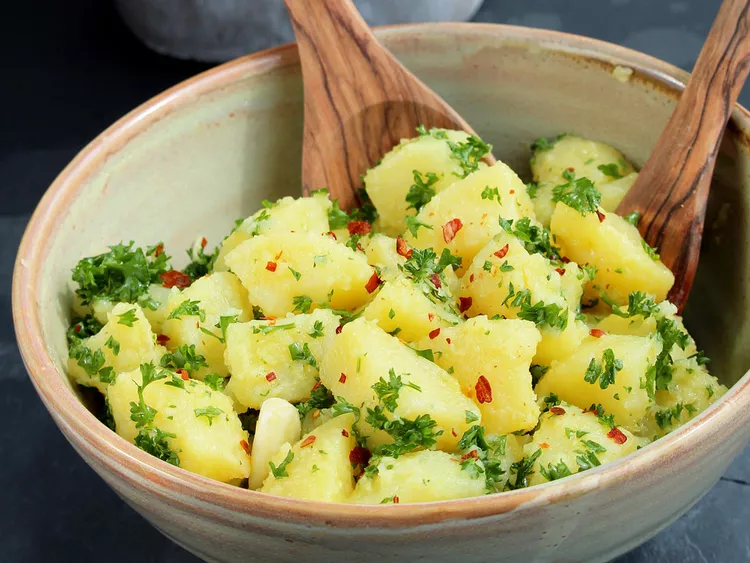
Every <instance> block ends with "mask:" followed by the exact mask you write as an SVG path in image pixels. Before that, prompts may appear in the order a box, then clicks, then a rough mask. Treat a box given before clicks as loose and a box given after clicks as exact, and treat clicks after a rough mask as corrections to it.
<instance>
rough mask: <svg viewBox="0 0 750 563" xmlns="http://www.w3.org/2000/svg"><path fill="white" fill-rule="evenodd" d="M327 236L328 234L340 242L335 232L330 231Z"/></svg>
mask: <svg viewBox="0 0 750 563" xmlns="http://www.w3.org/2000/svg"><path fill="white" fill-rule="evenodd" d="M326 234H327V235H328V236H331V237H333V240H339V237H337V236H336V233H334V232H333V231H328V233H326Z"/></svg>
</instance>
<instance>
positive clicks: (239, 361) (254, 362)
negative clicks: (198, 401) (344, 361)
mask: <svg viewBox="0 0 750 563" xmlns="http://www.w3.org/2000/svg"><path fill="white" fill-rule="evenodd" d="M338 325H339V320H338V317H337V316H336V315H334V314H333V313H331V312H330V311H327V310H323V309H319V310H316V311H313V313H311V314H308V315H291V316H289V317H286V318H284V319H279V320H278V321H277V322H276V323H275V324H273V325H269V324H268V321H250V322H248V323H235V324H231V325H229V328H228V329H227V346H226V354H225V362H226V365H227V367H228V368H229V371H230V372H231V373H232V378H231V379H230V380H229V383H228V384H227V387H226V392H227V393H228V394H229V395H230V396H231V397H232V398H234V400H235V403H236V404H237V405H239V406H240V407H241V410H243V411H244V410H246V409H249V408H251V409H258V408H260V407H261V405H262V404H263V402H264V401H265V400H266V399H268V398H270V397H278V398H281V399H285V400H287V401H289V402H292V403H295V402H299V401H303V400H306V399H307V398H308V397H309V396H310V390H311V389H312V387H313V385H315V381H316V377H317V376H318V367H316V366H319V365H320V362H321V361H322V359H323V358H324V356H325V352H326V350H327V349H328V347H329V346H330V344H331V341H332V339H333V336H334V332H335V330H336V327H338ZM305 346H307V350H309V353H310V357H307V356H306V355H305V348H304V347H305ZM290 347H293V348H294V350H295V352H296V353H297V354H298V355H301V356H303V357H305V358H306V359H301V360H300V359H298V360H293V359H292V352H291V348H290ZM312 363H315V365H312Z"/></svg>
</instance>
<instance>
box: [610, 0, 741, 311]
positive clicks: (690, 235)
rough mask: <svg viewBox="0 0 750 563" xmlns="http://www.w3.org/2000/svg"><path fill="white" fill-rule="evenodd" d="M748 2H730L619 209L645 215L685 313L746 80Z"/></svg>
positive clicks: (645, 231)
mask: <svg viewBox="0 0 750 563" xmlns="http://www.w3.org/2000/svg"><path fill="white" fill-rule="evenodd" d="M749 8H750V1H748V0H725V1H724V3H723V4H722V6H721V8H720V9H719V13H718V15H717V16H716V20H715V21H714V24H713V26H712V27H711V31H710V32H709V34H708V38H707V39H706V43H705V44H704V45H703V49H702V50H701V53H700V56H699V57H698V61H697V62H696V64H695V68H694V69H693V73H692V76H691V78H690V81H689V82H688V85H687V87H686V88H685V91H684V92H683V94H682V97H681V98H680V101H679V103H678V104H677V107H676V108H675V111H674V113H673V114H672V117H671V119H670V120H669V122H668V124H667V126H666V128H665V129H664V131H663V133H662V134H661V137H660V138H659V141H658V142H657V144H656V147H655V148H654V150H653V152H652V153H651V156H650V157H649V159H648V161H647V162H646V164H645V165H644V167H643V169H642V170H641V173H640V174H639V176H638V179H637V180H636V182H635V184H634V185H633V187H632V188H631V189H630V191H629V192H628V193H627V195H626V196H625V198H624V199H623V200H622V202H621V203H620V205H619V207H618V208H617V212H618V213H619V214H620V215H625V214H627V213H630V212H632V211H638V212H640V213H641V221H640V223H639V230H640V232H641V234H642V235H643V238H645V239H646V242H647V243H648V244H650V245H651V246H655V247H656V248H658V249H659V253H660V254H661V259H662V261H663V262H664V264H665V265H666V266H667V267H668V268H669V269H670V270H672V272H673V273H674V275H675V284H674V286H673V287H672V290H671V291H670V293H669V300H670V301H672V302H673V303H674V304H675V305H677V307H678V308H679V309H680V310H682V308H683V307H684V305H685V302H686V300H687V296H688V293H689V292H690V288H691V286H692V285H693V279H694V278H695V271H696V269H697V267H698V257H699V254H700V244H701V237H702V235H703V223H704V220H705V215H706V200H707V198H708V191H709V187H710V185H711V176H712V175H713V170H714V165H715V163H716V155H717V153H718V152H719V144H720V140H721V136H722V134H723V133H724V129H725V127H726V124H727V121H728V120H729V116H730V114H731V112H732V109H733V108H734V104H735V102H736V101H737V96H738V95H739V93H740V90H741V89H742V85H743V84H744V82H745V79H746V77H747V74H748V70H749V68H750V67H748V55H749V54H750V38H749V36H748V32H749V31H750V29H749V28H750V13H749V10H748V9H749Z"/></svg>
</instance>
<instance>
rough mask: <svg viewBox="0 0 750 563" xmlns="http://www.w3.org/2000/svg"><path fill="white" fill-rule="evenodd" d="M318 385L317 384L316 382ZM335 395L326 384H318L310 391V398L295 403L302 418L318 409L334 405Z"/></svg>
mask: <svg viewBox="0 0 750 563" xmlns="http://www.w3.org/2000/svg"><path fill="white" fill-rule="evenodd" d="M316 385H317V384H316ZM333 403H334V400H333V395H332V394H331V392H330V391H329V390H328V388H327V387H326V386H325V385H318V386H317V387H316V388H314V389H313V390H312V391H310V398H309V399H308V400H307V401H305V402H304V403H298V404H297V405H295V406H296V407H297V410H298V411H299V416H300V418H304V417H305V415H306V414H307V413H309V412H310V411H313V410H316V409H328V408H330V407H332V406H333Z"/></svg>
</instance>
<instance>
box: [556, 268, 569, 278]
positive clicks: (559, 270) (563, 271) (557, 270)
mask: <svg viewBox="0 0 750 563" xmlns="http://www.w3.org/2000/svg"><path fill="white" fill-rule="evenodd" d="M555 271H556V272H557V273H558V274H560V276H561V277H562V276H564V275H565V272H567V271H568V270H566V269H565V268H555Z"/></svg>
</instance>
